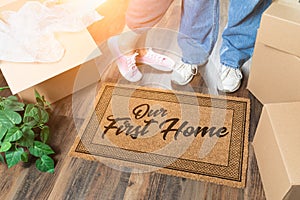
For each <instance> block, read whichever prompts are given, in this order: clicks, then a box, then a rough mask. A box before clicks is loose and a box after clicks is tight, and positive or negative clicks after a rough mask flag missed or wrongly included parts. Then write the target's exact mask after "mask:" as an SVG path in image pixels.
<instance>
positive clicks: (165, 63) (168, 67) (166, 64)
mask: <svg viewBox="0 0 300 200" xmlns="http://www.w3.org/2000/svg"><path fill="white" fill-rule="evenodd" d="M136 61H137V63H144V64H147V65H150V66H152V67H153V68H155V69H157V70H161V71H166V72H169V71H172V70H173V68H174V65H175V62H174V61H173V60H172V59H171V58H170V57H168V56H165V55H162V54H159V53H156V52H154V51H153V50H152V49H151V48H149V49H147V53H146V54H145V55H144V56H138V57H137V60H136Z"/></svg>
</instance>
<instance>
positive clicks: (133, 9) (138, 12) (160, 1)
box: [119, 0, 173, 50]
mask: <svg viewBox="0 0 300 200" xmlns="http://www.w3.org/2000/svg"><path fill="white" fill-rule="evenodd" d="M172 2H173V0H131V1H130V2H129V5H128V8H127V11H126V25H125V28H124V30H123V34H121V35H120V37H119V44H120V48H121V49H124V50H128V49H131V50H132V49H135V45H136V43H137V41H138V40H139V39H140V37H141V35H142V33H145V32H146V31H147V30H148V29H150V28H152V27H153V26H155V25H156V24H157V23H158V22H159V21H160V20H161V18H162V17H163V16H164V14H165V13H166V11H167V10H168V8H169V7H170V5H171V3H172Z"/></svg>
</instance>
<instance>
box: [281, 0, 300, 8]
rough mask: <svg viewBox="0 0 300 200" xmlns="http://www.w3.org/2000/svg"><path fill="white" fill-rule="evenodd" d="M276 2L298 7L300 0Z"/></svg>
mask: <svg viewBox="0 0 300 200" xmlns="http://www.w3.org/2000/svg"><path fill="white" fill-rule="evenodd" d="M278 2H279V3H284V4H287V5H289V6H293V7H296V8H298V9H300V0H278Z"/></svg>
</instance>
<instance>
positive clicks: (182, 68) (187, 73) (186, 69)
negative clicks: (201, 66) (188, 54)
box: [177, 63, 198, 77]
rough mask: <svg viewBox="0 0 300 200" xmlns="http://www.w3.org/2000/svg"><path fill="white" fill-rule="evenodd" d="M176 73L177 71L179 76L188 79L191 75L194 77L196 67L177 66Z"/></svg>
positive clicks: (183, 64) (187, 65)
mask: <svg viewBox="0 0 300 200" xmlns="http://www.w3.org/2000/svg"><path fill="white" fill-rule="evenodd" d="M177 71H179V72H180V74H182V75H184V76H185V77H188V76H190V75H191V74H192V75H196V74H197V73H198V67H197V65H192V64H187V63H181V64H180V65H178V68H177Z"/></svg>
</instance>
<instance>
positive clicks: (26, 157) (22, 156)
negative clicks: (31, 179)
mask: <svg viewBox="0 0 300 200" xmlns="http://www.w3.org/2000/svg"><path fill="white" fill-rule="evenodd" d="M21 160H22V161H23V162H28V153H27V152H23V153H22V154H21Z"/></svg>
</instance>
